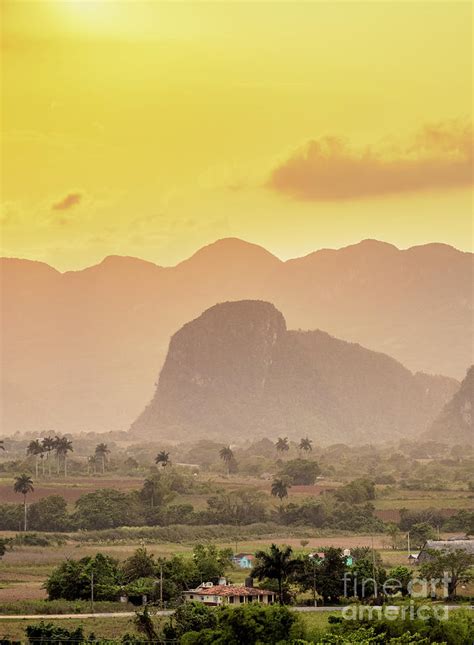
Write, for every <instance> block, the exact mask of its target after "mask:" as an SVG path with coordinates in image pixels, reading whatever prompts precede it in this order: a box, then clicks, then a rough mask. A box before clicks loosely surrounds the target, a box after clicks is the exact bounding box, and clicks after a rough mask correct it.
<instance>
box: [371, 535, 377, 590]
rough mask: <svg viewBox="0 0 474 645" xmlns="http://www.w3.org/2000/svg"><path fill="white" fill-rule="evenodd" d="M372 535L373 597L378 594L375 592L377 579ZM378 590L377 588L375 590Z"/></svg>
mask: <svg viewBox="0 0 474 645" xmlns="http://www.w3.org/2000/svg"><path fill="white" fill-rule="evenodd" d="M371 537H372V578H373V580H374V598H376V597H377V596H378V593H376V590H377V589H376V588H377V580H376V579H375V551H374V537H373V536H371ZM377 591H378V590H377Z"/></svg>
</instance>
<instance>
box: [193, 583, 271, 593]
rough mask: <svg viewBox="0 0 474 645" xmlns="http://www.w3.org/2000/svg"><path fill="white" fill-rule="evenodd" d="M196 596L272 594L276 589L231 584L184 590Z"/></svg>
mask: <svg viewBox="0 0 474 645" xmlns="http://www.w3.org/2000/svg"><path fill="white" fill-rule="evenodd" d="M185 593H187V594H190V593H191V594H196V595H197V596H269V595H271V596H273V595H275V594H276V591H268V590H266V589H256V588H255V587H234V586H232V585H214V586H213V587H198V588H197V589H190V590H189V591H185Z"/></svg>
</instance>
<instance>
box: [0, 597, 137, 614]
mask: <svg viewBox="0 0 474 645" xmlns="http://www.w3.org/2000/svg"><path fill="white" fill-rule="evenodd" d="M90 611H91V606H90V603H89V601H87V600H73V601H69V600H22V601H17V602H0V615H1V614H5V615H15V616H16V615H18V616H20V615H25V616H27V615H33V614H38V615H43V614H50V615H54V614H87V613H89V612H90ZM94 611H95V612H96V613H111V612H123V611H135V607H134V606H133V605H131V604H128V603H121V602H108V601H99V602H97V601H96V602H95V603H94Z"/></svg>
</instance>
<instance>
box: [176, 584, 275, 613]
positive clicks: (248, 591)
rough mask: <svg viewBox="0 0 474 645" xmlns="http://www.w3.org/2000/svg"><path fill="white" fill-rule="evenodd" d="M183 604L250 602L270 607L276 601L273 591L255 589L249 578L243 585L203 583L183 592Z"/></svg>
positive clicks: (241, 603) (238, 603) (215, 604)
mask: <svg viewBox="0 0 474 645" xmlns="http://www.w3.org/2000/svg"><path fill="white" fill-rule="evenodd" d="M184 599H185V602H202V603H204V604H205V605H212V606H217V605H227V604H228V605H247V604H249V603H252V602H256V603H260V604H263V605H270V604H271V603H273V602H276V600H277V594H276V593H275V591H268V590H266V589H257V588H256V587H254V586H253V582H251V580H250V579H249V578H247V580H246V584H245V585H231V584H228V582H227V581H226V580H225V579H224V580H222V579H221V580H219V584H218V585H215V584H213V583H212V582H203V583H202V584H200V585H199V587H197V588H196V589H190V590H189V591H185V592H184Z"/></svg>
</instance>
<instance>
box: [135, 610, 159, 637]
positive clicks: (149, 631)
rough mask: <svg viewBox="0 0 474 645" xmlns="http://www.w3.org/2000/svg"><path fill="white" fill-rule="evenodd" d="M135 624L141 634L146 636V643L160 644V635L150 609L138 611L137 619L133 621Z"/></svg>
mask: <svg viewBox="0 0 474 645" xmlns="http://www.w3.org/2000/svg"><path fill="white" fill-rule="evenodd" d="M133 624H134V625H135V628H136V629H137V631H138V632H140V634H144V635H145V636H146V638H147V641H145V642H150V643H154V642H159V641H158V639H159V635H158V632H157V631H156V629H155V626H154V625H153V620H152V619H151V616H150V613H149V611H148V607H145V608H144V609H143V611H141V612H140V611H137V612H136V613H135V618H134V619H133Z"/></svg>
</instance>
